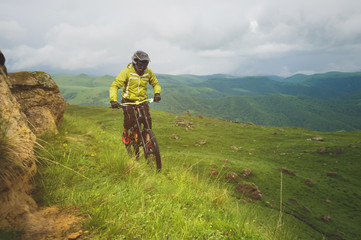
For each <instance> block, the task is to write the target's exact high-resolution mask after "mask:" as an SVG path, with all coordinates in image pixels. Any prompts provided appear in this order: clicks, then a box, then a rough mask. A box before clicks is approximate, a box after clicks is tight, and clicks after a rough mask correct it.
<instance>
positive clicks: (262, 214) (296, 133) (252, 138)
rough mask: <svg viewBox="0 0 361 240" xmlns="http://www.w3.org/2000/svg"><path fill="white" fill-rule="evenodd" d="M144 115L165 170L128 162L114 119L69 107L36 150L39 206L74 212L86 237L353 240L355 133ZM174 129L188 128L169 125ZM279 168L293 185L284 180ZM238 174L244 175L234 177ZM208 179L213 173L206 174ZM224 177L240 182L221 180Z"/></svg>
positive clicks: (360, 203)
mask: <svg viewBox="0 0 361 240" xmlns="http://www.w3.org/2000/svg"><path fill="white" fill-rule="evenodd" d="M153 106H155V104H153ZM151 114H152V118H153V128H154V132H155V134H156V136H157V138H158V142H159V145H160V150H161V154H162V160H163V170H162V172H161V173H160V174H155V173H154V171H153V170H152V169H150V168H149V166H147V165H146V164H144V161H143V160H140V161H135V160H134V159H133V158H131V157H129V156H128V155H127V153H126V150H125V148H124V147H123V146H122V144H121V142H120V141H121V140H120V131H121V129H122V112H121V111H118V110H113V109H109V108H104V107H80V106H68V107H67V111H66V115H65V121H64V124H63V126H62V127H61V129H60V134H59V135H58V136H54V137H49V138H47V139H46V143H45V142H43V143H42V145H43V146H44V147H45V148H44V149H42V148H40V149H39V150H38V155H39V161H40V162H42V163H44V164H42V165H41V169H40V175H39V176H38V177H37V183H38V187H37V191H36V196H37V201H38V202H39V203H41V204H42V205H53V204H57V205H59V206H62V207H64V208H67V209H77V211H76V213H77V214H80V215H81V216H83V217H84V222H83V223H82V229H83V230H88V231H90V232H89V233H88V235H87V236H86V237H89V238H92V239H107V238H111V239H167V237H168V238H170V239H355V238H357V236H360V235H361V232H360V229H359V228H358V224H359V222H360V221H361V218H360V215H359V214H358V209H359V208H360V207H361V200H360V199H361V191H360V183H359V180H358V179H359V174H360V172H359V169H360V167H361V166H360V165H361V163H360V161H359V159H360V156H361V142H360V139H361V133H360V132H353V133H351V132H343V133H320V132H315V131H311V130H306V129H300V128H289V127H284V128H275V127H264V126H259V125H253V124H240V123H233V122H229V121H224V120H219V119H214V118H203V119H200V118H197V117H186V116H183V115H174V114H170V113H166V112H163V111H158V110H152V111H151ZM180 121H183V122H184V121H186V122H187V123H188V125H189V126H192V127H191V128H186V127H183V126H176V123H178V122H180ZM175 136H176V137H175ZM313 137H322V138H323V139H324V141H315V140H312V138H313ZM199 142H205V144H199ZM49 160H55V161H56V162H58V164H51V163H50V162H49ZM60 164H61V165H60ZM282 167H283V168H287V169H288V170H289V171H291V172H293V173H294V175H290V174H287V173H282V172H281V168H282ZM69 168H70V169H72V170H69ZM244 169H250V170H251V172H252V173H253V175H252V176H251V177H249V178H244V177H242V171H243V170H244ZM211 170H217V171H218V174H217V175H215V176H209V173H210V171H211ZM230 172H234V173H237V174H238V178H237V179H236V180H233V181H228V180H227V179H226V178H225V176H226V175H227V174H228V173H230ZM329 172H335V173H337V176H333V177H330V176H328V175H327V174H328V173H329ZM238 182H248V183H254V184H256V185H257V186H258V187H259V190H260V191H261V192H262V194H263V197H264V199H263V200H253V201H250V197H249V196H248V195H242V194H240V193H239V192H237V191H235V189H236V186H237V184H238ZM307 182H309V183H310V182H312V183H313V184H312V185H309V184H307ZM280 206H282V207H281V213H282V215H281V216H282V217H281V218H280ZM326 216H329V217H326ZM323 218H324V220H322V219H323Z"/></svg>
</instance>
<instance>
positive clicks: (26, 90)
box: [9, 72, 66, 136]
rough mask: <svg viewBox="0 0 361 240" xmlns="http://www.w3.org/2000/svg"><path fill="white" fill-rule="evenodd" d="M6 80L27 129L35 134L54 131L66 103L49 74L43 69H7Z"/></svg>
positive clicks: (62, 114)
mask: <svg viewBox="0 0 361 240" xmlns="http://www.w3.org/2000/svg"><path fill="white" fill-rule="evenodd" d="M9 81H10V83H11V85H12V88H11V92H12V94H13V95H14V97H15V98H16V100H17V102H18V103H19V104H20V106H21V107H20V110H21V112H23V113H24V114H25V115H26V117H27V119H28V121H29V123H30V124H29V127H30V129H31V130H32V131H33V132H34V133H35V134H36V135H38V136H41V135H44V134H46V133H57V131H58V130H57V129H58V127H59V126H60V125H61V123H62V122H63V117H64V112H65V105H66V104H65V99H64V97H63V96H62V95H61V93H60V91H59V88H58V86H57V85H56V83H55V81H54V80H53V79H52V78H51V76H50V75H49V74H47V73H44V72H17V73H9Z"/></svg>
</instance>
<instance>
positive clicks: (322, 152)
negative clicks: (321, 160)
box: [317, 147, 327, 154]
mask: <svg viewBox="0 0 361 240" xmlns="http://www.w3.org/2000/svg"><path fill="white" fill-rule="evenodd" d="M317 153H319V154H325V153H327V148H326V147H320V148H319V149H317Z"/></svg>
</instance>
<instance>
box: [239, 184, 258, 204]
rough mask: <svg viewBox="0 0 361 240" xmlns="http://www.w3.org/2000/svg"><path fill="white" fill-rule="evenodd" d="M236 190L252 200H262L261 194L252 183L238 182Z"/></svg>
mask: <svg viewBox="0 0 361 240" xmlns="http://www.w3.org/2000/svg"><path fill="white" fill-rule="evenodd" d="M236 192H239V193H241V194H242V195H244V196H246V195H248V196H250V197H251V198H252V199H254V200H263V195H262V193H261V191H260V190H259V189H258V187H257V186H256V185H255V184H254V183H246V182H239V183H238V184H237V186H236Z"/></svg>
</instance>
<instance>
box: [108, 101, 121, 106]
mask: <svg viewBox="0 0 361 240" xmlns="http://www.w3.org/2000/svg"><path fill="white" fill-rule="evenodd" d="M110 104H111V105H112V108H121V105H120V104H119V103H118V102H117V101H110Z"/></svg>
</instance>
